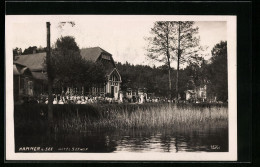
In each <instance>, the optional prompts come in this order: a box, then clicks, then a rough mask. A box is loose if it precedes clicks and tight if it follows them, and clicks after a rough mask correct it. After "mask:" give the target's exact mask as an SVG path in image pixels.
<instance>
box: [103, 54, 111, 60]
mask: <svg viewBox="0 0 260 167" xmlns="http://www.w3.org/2000/svg"><path fill="white" fill-rule="evenodd" d="M102 59H105V60H110V56H109V55H105V54H103V55H102Z"/></svg>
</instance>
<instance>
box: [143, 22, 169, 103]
mask: <svg viewBox="0 0 260 167" xmlns="http://www.w3.org/2000/svg"><path fill="white" fill-rule="evenodd" d="M151 34H152V37H149V38H147V39H148V41H149V45H148V49H147V51H148V55H147V56H148V57H149V58H150V59H153V60H156V61H158V62H163V63H164V64H165V65H167V67H168V88H169V91H168V97H169V98H170V99H171V93H172V82H171V52H172V51H173V50H174V49H173V47H172V46H173V42H174V38H173V25H172V22H170V21H157V22H155V23H154V26H153V28H152V29H151Z"/></svg>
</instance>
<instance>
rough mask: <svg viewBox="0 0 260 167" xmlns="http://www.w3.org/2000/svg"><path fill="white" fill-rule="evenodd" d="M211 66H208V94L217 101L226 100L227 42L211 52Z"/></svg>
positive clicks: (219, 44) (218, 45) (215, 47)
mask: <svg viewBox="0 0 260 167" xmlns="http://www.w3.org/2000/svg"><path fill="white" fill-rule="evenodd" d="M211 53H212V58H211V64H209V65H208V73H207V74H208V78H209V81H210V84H209V93H210V94H211V95H213V96H215V97H216V98H217V100H220V101H223V102H226V101H227V100H228V81H227V79H228V76H227V42H226V41H221V42H220V43H218V44H216V45H215V46H214V47H213V49H212V51H211Z"/></svg>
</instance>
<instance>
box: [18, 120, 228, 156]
mask: <svg viewBox="0 0 260 167" xmlns="http://www.w3.org/2000/svg"><path fill="white" fill-rule="evenodd" d="M48 136H49V135H46V134H44V133H42V134H26V135H25V134H21V133H17V134H16V136H15V142H16V152H24V150H22V149H21V148H23V147H41V148H42V147H43V148H45V147H52V148H53V150H52V151H51V152H97V153H103V152H200V151H206V152H226V151H228V128H227V124H221V125H219V126H216V125H214V126H210V125H208V126H206V127H200V128H195V129H189V128H187V129H185V127H182V128H181V129H178V128H162V129H157V130H154V129H153V130H152V129H143V130H138V129H125V130H108V129H99V130H90V131H84V132H81V133H77V134H74V133H69V134H64V133H60V134H54V135H51V136H49V137H48ZM75 148H78V150H75ZM80 148H81V150H80ZM83 148H87V149H83ZM72 149H74V150H72ZM26 152H28V151H26ZM36 152H37V151H36Z"/></svg>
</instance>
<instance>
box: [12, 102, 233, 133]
mask: <svg viewBox="0 0 260 167" xmlns="http://www.w3.org/2000/svg"><path fill="white" fill-rule="evenodd" d="M14 118H15V127H16V128H17V129H19V128H20V129H24V128H26V127H31V128H34V129H35V130H36V131H39V129H41V128H42V127H46V125H47V123H48V122H47V105H19V106H15V113H14ZM54 122H55V131H56V132H63V131H71V132H81V131H88V130H91V129H99V128H107V129H117V130H123V129H131V128H135V129H147V128H173V127H176V128H177V127H185V128H194V127H198V126H199V127H203V126H208V125H209V124H211V125H218V124H225V126H227V122H228V109H227V106H225V105H206V106H202V105H187V104H183V105H178V106H177V105H169V104H167V103H164V104H152V103H150V104H142V105H137V104H101V105H98V104H94V105H54ZM38 126H39V127H38Z"/></svg>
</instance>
